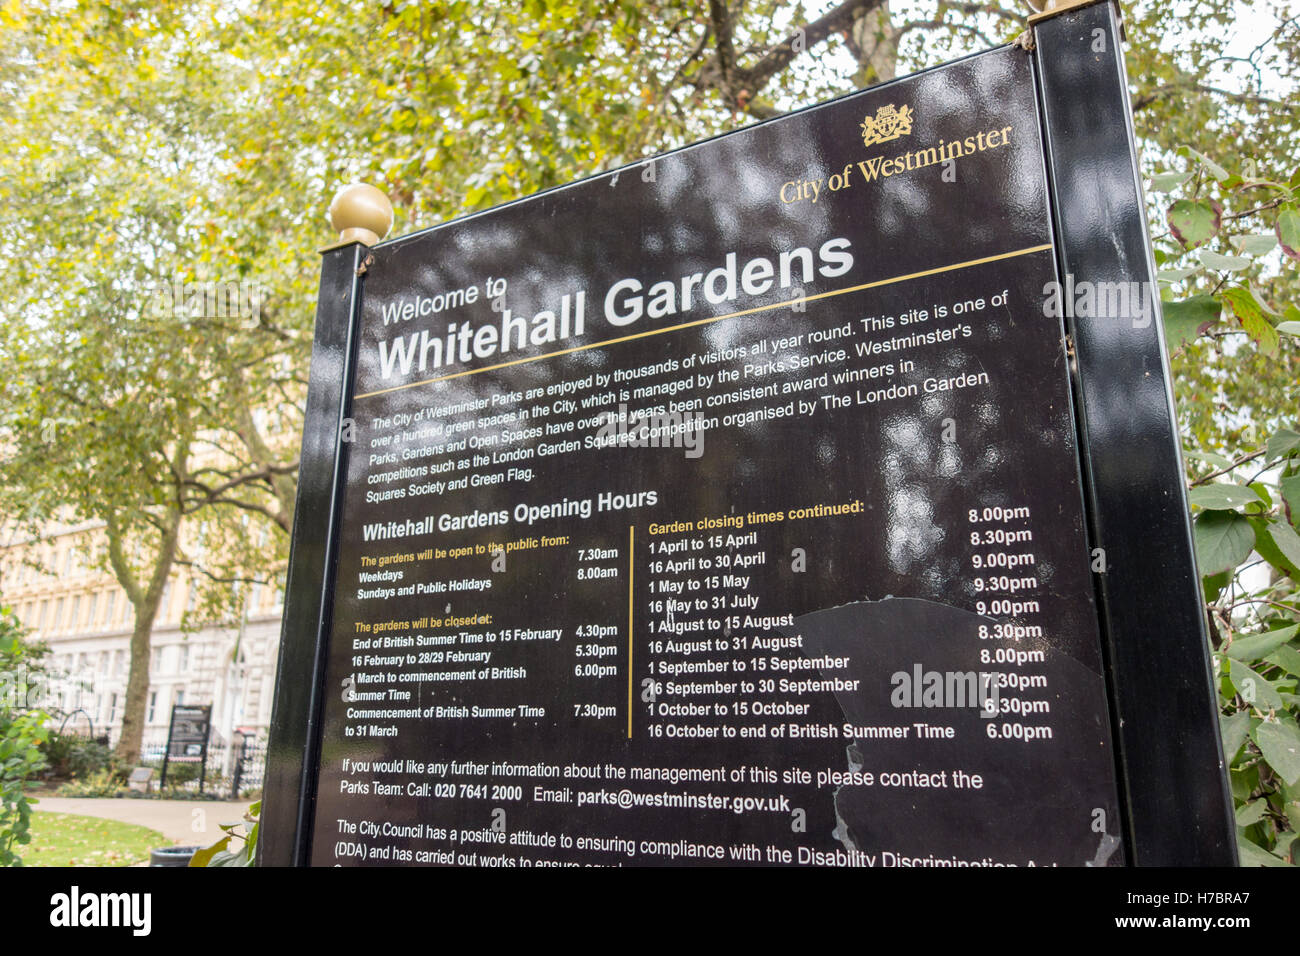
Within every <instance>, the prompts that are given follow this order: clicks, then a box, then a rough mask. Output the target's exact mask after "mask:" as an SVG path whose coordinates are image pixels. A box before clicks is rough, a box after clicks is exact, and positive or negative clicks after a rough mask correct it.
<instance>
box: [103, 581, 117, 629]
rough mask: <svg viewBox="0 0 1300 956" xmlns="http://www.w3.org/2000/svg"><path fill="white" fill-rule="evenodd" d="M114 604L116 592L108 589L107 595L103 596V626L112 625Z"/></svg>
mask: <svg viewBox="0 0 1300 956" xmlns="http://www.w3.org/2000/svg"><path fill="white" fill-rule="evenodd" d="M116 604H117V592H116V591H114V590H112V589H111V588H110V589H109V591H108V593H107V594H105V595H104V623H105V624H112V623H113V607H114V605H116Z"/></svg>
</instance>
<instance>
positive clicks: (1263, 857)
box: [1237, 830, 1289, 866]
mask: <svg viewBox="0 0 1300 956" xmlns="http://www.w3.org/2000/svg"><path fill="white" fill-rule="evenodd" d="M1237 856H1238V858H1239V859H1240V860H1241V865H1242V866H1288V865H1289V864H1288V863H1287V862H1286V860H1283V859H1279V858H1278V857H1276V856H1274V855H1273V854H1272V853H1269V852H1268V851H1267V850H1265V849H1263V848H1262V847H1260V846H1258V845H1256V844H1254V843H1252V842H1251V841H1250V840H1249V839H1248V838H1247V837H1246V836H1245V835H1243V834H1242V832H1241V830H1238V831H1237Z"/></svg>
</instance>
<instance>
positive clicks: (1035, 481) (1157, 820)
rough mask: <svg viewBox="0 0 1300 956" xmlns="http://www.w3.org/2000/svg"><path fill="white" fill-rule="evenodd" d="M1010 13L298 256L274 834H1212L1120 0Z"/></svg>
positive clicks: (1009, 848)
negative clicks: (528, 191) (795, 108)
mask: <svg viewBox="0 0 1300 956" xmlns="http://www.w3.org/2000/svg"><path fill="white" fill-rule="evenodd" d="M1035 32H1036V40H1037V47H1036V50H1035V52H1034V53H1029V52H1026V50H1024V49H1023V48H1021V47H1019V46H1009V47H1004V48H1000V49H996V50H992V51H989V52H987V53H983V54H979V55H976V56H972V57H968V58H965V59H962V60H959V61H956V62H954V63H950V64H947V65H945V66H942V67H939V68H936V69H933V70H929V71H926V72H923V73H919V74H916V75H914V76H912V77H908V78H905V79H902V80H898V81H895V82H892V83H889V84H885V85H883V86H880V87H876V88H873V89H869V90H865V91H863V92H861V93H858V94H854V95H852V96H848V97H844V98H842V99H839V100H835V101H833V102H830V103H827V104H824V105H821V106H818V107H814V108H811V109H808V110H804V111H801V112H798V113H794V114H792V115H790V116H787V117H784V118H782V119H779V120H775V121H772V122H769V123H764V124H760V125H757V126H755V127H752V128H749V129H746V130H744V131H741V132H739V133H735V134H730V135H727V136H722V137H719V138H717V139H714V140H710V141H708V142H705V143H701V144H698V145H696V146H692V147H689V148H686V149H683V150H679V151H677V152H674V153H671V154H668V155H665V156H661V157H658V158H656V159H654V160H652V161H647V162H646V163H643V164H640V165H636V166H631V167H628V168H625V169H622V170H620V171H618V172H615V173H610V174H607V175H603V176H600V177H596V178H594V179H590V180H586V181H583V182H580V183H577V184H574V185H572V186H568V187H564V188H561V189H557V190H552V191H550V192H546V193H542V194H540V195H538V196H534V197H531V198H529V199H526V200H522V201H520V202H517V203H512V204H510V205H507V206H504V207H501V208H499V209H495V210H491V211H489V212H486V213H483V214H479V215H475V216H471V217H467V218H465V219H462V220H457V221H454V222H451V223H448V224H445V225H443V226H439V227H437V228H435V229H431V230H428V231H426V232H422V233H417V234H415V235H412V236H408V237H404V238H399V239H395V240H392V241H389V242H385V243H381V244H379V245H377V246H375V247H374V248H373V249H367V248H365V247H362V246H360V245H357V244H352V245H349V246H344V247H342V248H337V249H334V250H331V251H329V252H328V253H327V254H326V258H325V272H324V275H323V279H322V287H321V298H320V306H319V312H318V318H317V341H316V351H315V353H314V356H313V367H312V380H311V392H310V394H309V399H308V412H307V425H306V433H305V436H304V451H303V457H302V463H303V464H302V482H301V487H300V498H299V505H298V516H297V519H296V527H295V533H294V553H293V558H292V564H291V569H290V580H289V596H288V603H287V605H286V609H285V620H286V624H285V635H284V641H283V645H282V658H281V664H280V675H281V676H280V687H279V690H278V695H277V705H276V716H275V719H274V727H273V733H272V739H271V744H270V748H271V749H270V767H269V769H268V783H267V797H266V804H265V813H266V816H265V817H264V824H265V825H264V826H263V851H262V852H263V858H264V861H265V862H270V863H304V864H305V863H310V864H314V865H333V864H338V863H342V864H403V863H404V864H469V865H487V866H493V865H495V866H530V865H549V864H589V863H590V864H607V865H620V864H622V865H659V864H701V863H727V864H737V863H774V864H791V865H803V866H824V865H862V866H883V867H890V866H963V867H964V866H1045V865H1058V864H1059V865H1093V866H1101V865H1118V864H1122V863H1180V862H1181V863H1210V862H1232V861H1233V860H1234V858H1235V857H1234V850H1233V848H1232V830H1231V815H1230V807H1231V803H1230V801H1228V799H1227V794H1226V786H1225V783H1224V777H1223V767H1222V756H1221V754H1220V753H1219V744H1218V738H1217V727H1216V724H1215V721H1214V714H1215V711H1214V708H1213V703H1212V698H1211V691H1210V684H1209V671H1208V655H1207V648H1206V643H1205V640H1204V632H1203V624H1202V623H1201V621H1200V613H1199V609H1198V603H1197V602H1198V594H1199V590H1198V588H1197V579H1196V574H1195V568H1194V566H1193V561H1192V555H1191V544H1190V532H1189V529H1188V525H1187V517H1186V509H1185V506H1184V501H1183V496H1182V491H1181V479H1180V466H1179V461H1178V449H1177V444H1176V441H1177V439H1176V433H1175V431H1174V427H1173V419H1172V408H1171V404H1170V399H1169V394H1168V383H1167V382H1168V380H1167V371H1166V369H1165V365H1164V354H1163V351H1162V343H1161V338H1160V329H1159V315H1158V302H1156V301H1155V298H1154V296H1152V295H1151V294H1150V290H1151V289H1152V288H1153V286H1152V284H1151V282H1152V280H1153V278H1154V277H1153V272H1152V269H1151V265H1150V255H1149V248H1148V246H1147V241H1146V236H1145V224H1144V220H1143V218H1142V207H1141V193H1140V187H1139V185H1138V181H1137V179H1136V174H1135V164H1134V158H1133V150H1132V136H1131V130H1130V128H1129V126H1128V125H1127V124H1128V118H1127V117H1128V114H1127V104H1126V92H1125V89H1124V85H1123V64H1122V59H1121V57H1120V53H1119V49H1118V30H1117V24H1116V21H1115V15H1114V11H1113V10H1112V8H1111V7H1110V5H1109V4H1101V5H1096V6H1092V7H1087V8H1083V9H1080V10H1076V11H1072V12H1069V13H1065V14H1062V15H1060V16H1057V17H1055V18H1053V19H1050V20H1048V21H1046V22H1044V23H1042V24H1040V25H1039V26H1038V27H1037V28H1036V31H1035ZM1076 48H1077V49H1076ZM1075 164H1087V166H1086V168H1087V169H1088V174H1087V176H1075V175H1073V174H1072V172H1071V171H1072V170H1073V169H1074V168H1075ZM1099 210H1104V211H1105V215H1099V214H1098V211H1099ZM1085 291H1086V293H1087V295H1088V296H1089V297H1090V298H1089V299H1088V301H1089V302H1090V303H1096V302H1099V301H1102V300H1104V301H1105V302H1106V305H1105V306H1104V307H1097V308H1094V307H1093V306H1092V305H1089V307H1088V308H1087V309H1085V308H1082V307H1081V306H1082V304H1083V303H1084V301H1085V300H1084V294H1085ZM1121 293H1122V295H1121ZM1142 495H1148V496H1152V497H1151V498H1149V499H1147V500H1141V499H1140V496H1142ZM1153 501H1154V502H1155V504H1154V505H1153V504H1152V502H1153ZM1138 507H1140V508H1142V509H1143V514H1144V519H1143V522H1142V526H1143V527H1145V528H1146V529H1148V530H1146V531H1145V532H1144V536H1145V537H1146V538H1147V539H1148V540H1147V542H1146V543H1143V542H1139V541H1137V540H1136V539H1135V537H1134V536H1135V535H1136V534H1137V530H1136V529H1137V528H1138V527H1139V525H1138V524H1137V523H1136V522H1129V521H1126V520H1125V515H1126V514H1130V513H1131V511H1132V509H1135V508H1138ZM1153 510H1154V511H1155V512H1156V517H1155V522H1154V525H1153V524H1152V519H1151V514H1152V511H1153ZM1152 535H1155V536H1156V537H1157V538H1158V539H1160V542H1161V543H1162V544H1163V545H1164V548H1163V549H1162V550H1159V551H1158V552H1156V553H1160V554H1161V556H1162V557H1161V562H1160V566H1159V567H1152V566H1151V563H1150V558H1149V557H1147V555H1148V554H1149V553H1151V544H1150V541H1149V539H1150V536H1152ZM1139 556H1140V557H1139ZM304 674H311V675H312V679H311V681H310V682H305V681H304V680H303V675H304ZM1149 721H1159V724H1158V725H1157V724H1152V723H1150V722H1149ZM1175 721H1176V723H1175ZM1171 781H1178V782H1179V783H1180V785H1184V786H1185V787H1186V788H1188V789H1186V790H1184V791H1182V795H1181V796H1175V797H1174V798H1172V799H1171V797H1170V794H1169V793H1168V789H1167V788H1168V787H1169V786H1170V782H1171ZM266 821H270V823H269V824H266Z"/></svg>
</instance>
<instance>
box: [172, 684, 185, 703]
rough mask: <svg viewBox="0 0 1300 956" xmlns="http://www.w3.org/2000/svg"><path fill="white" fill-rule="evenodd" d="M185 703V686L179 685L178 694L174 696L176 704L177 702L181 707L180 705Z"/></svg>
mask: <svg viewBox="0 0 1300 956" xmlns="http://www.w3.org/2000/svg"><path fill="white" fill-rule="evenodd" d="M184 703H185V688H184V687H177V688H176V696H175V698H174V704H175V706H177V707H180V706H182V705H184Z"/></svg>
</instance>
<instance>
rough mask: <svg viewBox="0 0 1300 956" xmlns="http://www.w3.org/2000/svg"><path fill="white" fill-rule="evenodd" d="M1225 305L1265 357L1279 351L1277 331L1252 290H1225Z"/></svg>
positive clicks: (1241, 288)
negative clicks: (1266, 316)
mask: <svg viewBox="0 0 1300 956" xmlns="http://www.w3.org/2000/svg"><path fill="white" fill-rule="evenodd" d="M1222 295H1223V303H1224V305H1226V306H1227V307H1228V309H1229V310H1230V311H1231V312H1232V314H1233V315H1234V316H1236V318H1237V321H1238V322H1239V323H1240V324H1241V327H1242V328H1243V329H1245V330H1246V334H1247V335H1249V336H1250V337H1251V338H1252V339H1253V340H1254V341H1255V343H1256V344H1257V345H1259V347H1260V350H1261V351H1262V352H1263V353H1264V354H1265V355H1272V354H1273V353H1274V352H1276V351H1277V342H1278V340H1277V329H1275V328H1273V325H1272V323H1270V322H1269V321H1268V319H1267V318H1265V317H1264V310H1263V309H1262V308H1261V307H1260V304H1259V303H1258V302H1256V301H1255V297H1254V296H1253V295H1252V294H1251V292H1250V290H1249V289H1247V288H1244V287H1242V286H1236V287H1234V288H1231V289H1225V290H1223V293H1222Z"/></svg>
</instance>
